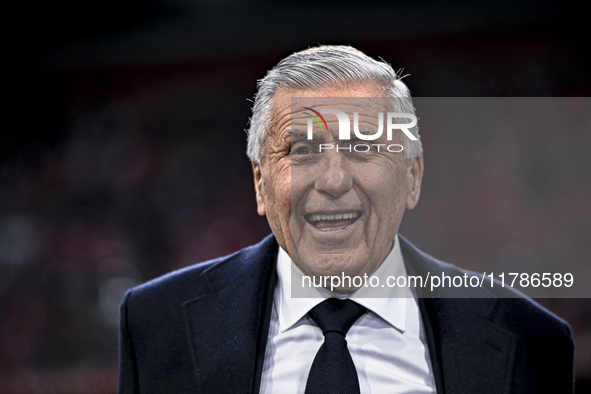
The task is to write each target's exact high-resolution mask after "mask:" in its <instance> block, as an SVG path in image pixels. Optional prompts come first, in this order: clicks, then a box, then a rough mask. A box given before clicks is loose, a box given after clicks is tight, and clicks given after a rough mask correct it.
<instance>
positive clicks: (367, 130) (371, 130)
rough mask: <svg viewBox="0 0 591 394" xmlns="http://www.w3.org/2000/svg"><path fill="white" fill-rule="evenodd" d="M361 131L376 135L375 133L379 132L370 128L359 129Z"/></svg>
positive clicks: (364, 133)
mask: <svg viewBox="0 0 591 394" xmlns="http://www.w3.org/2000/svg"><path fill="white" fill-rule="evenodd" d="M359 133H360V134H363V135H374V134H375V133H377V131H376V130H374V129H371V128H369V129H363V130H359Z"/></svg>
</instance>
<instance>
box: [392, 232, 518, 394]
mask: <svg viewBox="0 0 591 394" xmlns="http://www.w3.org/2000/svg"><path fill="white" fill-rule="evenodd" d="M399 239H400V241H401V242H400V243H401V249H402V253H403V255H404V259H405V262H406V264H407V269H408V271H409V273H415V274H418V275H421V276H423V277H425V276H426V274H427V272H429V273H430V275H441V273H442V272H444V271H445V272H446V274H447V275H450V274H451V275H456V274H457V275H461V274H463V273H462V272H461V271H459V270H458V269H457V268H455V267H453V266H450V265H447V264H444V263H441V262H439V261H437V260H435V259H433V258H432V257H431V256H429V255H426V254H424V253H423V252H421V251H420V250H418V249H416V248H415V247H414V246H413V245H412V244H410V243H409V242H408V241H407V240H406V239H404V238H403V237H401V236H400V235H399ZM422 295H423V296H425V295H426V294H422ZM438 295H439V296H440V298H427V299H423V300H421V301H420V302H419V306H420V308H421V315H422V317H423V324H424V325H425V331H426V333H427V339H428V341H427V342H428V345H429V352H430V354H431V360H432V365H433V367H434V369H435V371H434V372H435V377H436V383H438V384H437V388H438V392H441V391H444V392H445V393H446V394H453V393H480V392H486V393H508V392H509V387H510V384H511V372H512V369H513V359H514V355H515V349H516V344H517V337H516V335H515V334H513V333H512V332H510V331H507V330H506V329H504V328H502V327H499V326H498V325H496V324H494V323H492V322H491V321H490V317H491V314H492V313H493V311H494V308H495V305H496V299H495V298H492V295H490V294H487V293H484V292H483V293H482V297H483V298H459V297H460V296H461V293H458V294H455V295H452V297H458V298H445V296H447V297H449V296H450V294H445V292H441V293H439V294H438ZM485 297H486V298H485ZM429 335H431V337H429ZM437 375H440V376H439V379H437V378H438V376H437ZM437 380H439V381H438V382H437ZM442 388H443V389H444V390H442Z"/></svg>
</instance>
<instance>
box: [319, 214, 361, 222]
mask: <svg viewBox="0 0 591 394" xmlns="http://www.w3.org/2000/svg"><path fill="white" fill-rule="evenodd" d="M357 216H359V214H358V213H357V212H348V213H339V214H336V215H323V214H314V215H310V221H311V222H318V221H320V220H341V219H355V218H356V217H357Z"/></svg>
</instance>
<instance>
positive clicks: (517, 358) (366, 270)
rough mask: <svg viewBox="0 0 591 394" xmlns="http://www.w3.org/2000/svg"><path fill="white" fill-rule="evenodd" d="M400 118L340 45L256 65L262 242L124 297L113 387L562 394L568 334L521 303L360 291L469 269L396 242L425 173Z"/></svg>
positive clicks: (373, 67) (402, 106)
mask: <svg viewBox="0 0 591 394" xmlns="http://www.w3.org/2000/svg"><path fill="white" fill-rule="evenodd" d="M346 114H349V115H346ZM413 118H414V110H413V108H412V103H411V102H410V94H409V92H408V89H407V88H406V86H405V85H404V84H403V83H402V82H401V81H400V80H399V78H398V77H397V75H396V74H395V73H394V71H393V70H392V68H391V67H390V66H389V65H388V64H385V63H382V62H377V61H375V60H373V59H371V58H369V57H368V56H366V55H365V54H363V53H361V52H359V51H357V50H355V49H353V48H351V47H344V46H321V47H317V48H311V49H308V50H305V51H302V52H299V53H295V54H293V55H291V56H289V57H287V58H286V59H284V60H282V61H281V62H280V63H279V64H278V65H277V66H276V67H275V68H273V69H272V70H271V71H269V73H268V74H267V76H265V78H263V79H262V80H261V81H260V83H259V87H258V92H257V95H256V97H255V102H254V107H253V116H252V119H251V127H250V130H249V135H248V155H249V157H250V159H251V160H252V165H253V171H254V183H255V190H256V201H257V208H258V213H259V214H260V215H264V216H266V217H267V220H268V221H269V225H270V227H271V229H272V231H273V234H272V235H271V236H269V237H267V238H266V239H264V240H263V241H262V242H261V243H259V244H257V245H254V246H251V247H248V248H246V249H243V250H241V251H239V252H237V253H235V254H233V255H231V256H226V257H221V258H218V259H216V260H212V261H208V262H205V263H201V264H198V265H195V266H191V267H188V268H185V269H183V270H180V271H176V272H173V273H171V274H168V275H166V276H164V277H161V278H158V279H155V280H153V281H150V282H148V283H146V284H144V285H141V286H139V287H136V288H134V289H132V290H130V291H129V292H128V293H127V295H126V296H125V299H124V301H123V303H122V306H121V332H120V380H119V392H120V393H210V392H211V393H250V392H263V393H360V392H362V393H390V392H397V393H434V392H437V393H468V392H474V393H475V392H478V393H508V392H511V393H525V392H540V391H542V390H544V391H546V390H548V391H549V392H560V393H563V392H572V388H573V342H572V336H571V332H570V329H569V327H568V325H567V324H566V323H565V322H563V321H562V320H560V319H559V318H557V317H556V316H554V315H552V314H551V313H550V312H548V311H546V310H544V309H543V308H542V307H540V306H539V305H537V304H535V303H534V302H533V301H531V300H529V299H527V298H525V297H522V296H521V295H520V294H518V293H516V292H512V291H509V290H506V289H503V290H501V291H499V290H495V291H497V293H495V294H493V293H491V292H489V291H487V290H486V289H481V288H477V289H471V290H470V293H465V294H464V293H462V292H457V291H455V290H454V289H451V288H450V289H446V288H445V287H442V288H441V289H440V291H439V292H438V293H437V294H425V293H424V292H422V291H421V290H420V289H418V290H417V289H413V290H412V291H410V290H408V289H407V290H408V291H403V292H402V293H401V292H400V287H398V288H395V287H390V286H377V287H372V286H367V278H368V277H372V278H376V280H378V281H379V280H383V279H384V278H387V277H397V278H401V277H404V278H406V277H407V276H409V275H413V276H415V277H417V278H418V277H421V278H424V277H425V276H426V275H427V276H428V275H439V276H441V275H442V274H444V273H445V274H447V275H449V276H454V277H455V276H460V277H462V276H465V274H466V272H465V271H463V270H460V269H458V268H456V267H454V266H451V265H448V264H445V263H443V262H440V261H438V260H436V259H434V258H432V257H430V256H428V255H426V254H425V253H423V252H421V251H420V250H418V249H416V248H415V247H414V246H413V245H412V244H410V243H409V242H408V241H406V240H405V239H404V238H403V237H402V236H400V235H398V228H399V226H400V222H401V220H402V217H403V214H404V212H405V210H406V209H413V208H414V206H415V205H416V204H417V202H418V199H419V194H420V188H421V179H422V175H423V156H422V148H421V144H420V140H419V138H418V130H417V128H416V127H415V126H414V123H413ZM414 119H415V120H416V118H414ZM348 120H351V124H352V125H353V127H352V128H353V132H351V129H350V127H349V125H348ZM409 120H410V122H409ZM405 124H406V126H405ZM326 278H330V280H329V282H327V281H326ZM335 278H337V279H338V281H336V282H335ZM351 278H353V279H351ZM361 278H364V281H365V282H363V283H362V281H361ZM306 279H308V282H307V283H312V282H313V283H314V284H315V285H316V286H314V285H313V286H305V285H304V284H305V283H306ZM323 279H324V282H322V280H323ZM355 279H359V281H357V282H356V281H355ZM337 282H338V283H337ZM317 283H321V285H320V286H317ZM381 283H385V282H381Z"/></svg>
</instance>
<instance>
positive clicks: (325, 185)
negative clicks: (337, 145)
mask: <svg viewBox="0 0 591 394" xmlns="http://www.w3.org/2000/svg"><path fill="white" fill-rule="evenodd" d="M328 156H329V157H327V158H326V159H325V164H324V168H323V169H322V170H321V171H322V173H321V174H320V176H319V177H318V178H317V179H316V182H315V184H314V187H315V189H316V190H317V191H320V192H324V193H328V194H329V195H331V196H332V197H339V196H340V195H342V194H344V193H346V192H347V191H348V190H350V189H351V188H352V187H353V178H352V177H351V173H350V169H349V168H348V167H349V166H348V164H349V163H347V160H346V159H345V157H344V155H343V154H342V153H333V154H329V155H328Z"/></svg>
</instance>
